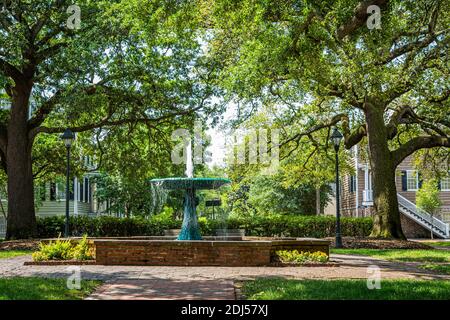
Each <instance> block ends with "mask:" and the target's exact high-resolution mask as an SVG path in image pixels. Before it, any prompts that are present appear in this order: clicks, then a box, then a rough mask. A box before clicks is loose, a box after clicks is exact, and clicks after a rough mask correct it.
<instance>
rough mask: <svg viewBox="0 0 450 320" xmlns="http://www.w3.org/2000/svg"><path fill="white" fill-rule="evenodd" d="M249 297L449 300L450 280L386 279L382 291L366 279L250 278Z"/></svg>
mask: <svg viewBox="0 0 450 320" xmlns="http://www.w3.org/2000/svg"><path fill="white" fill-rule="evenodd" d="M242 289H243V290H242V291H243V294H244V295H245V296H246V297H247V299H249V300H438V299H439V300H449V299H450V281H448V280H439V281H436V280H409V279H408V280H404V279H402V280H391V279H383V281H382V284H381V289H380V290H368V289H367V280H366V279H342V280H341V279H340V280H290V279H276V278H271V279H268V278H265V279H257V280H254V281H246V282H245V283H244V286H243V288H242Z"/></svg>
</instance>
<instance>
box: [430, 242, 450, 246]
mask: <svg viewBox="0 0 450 320" xmlns="http://www.w3.org/2000/svg"><path fill="white" fill-rule="evenodd" d="M425 244H427V245H429V246H433V247H450V241H436V242H434V241H433V242H425Z"/></svg>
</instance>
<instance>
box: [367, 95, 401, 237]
mask: <svg viewBox="0 0 450 320" xmlns="http://www.w3.org/2000/svg"><path fill="white" fill-rule="evenodd" d="M383 113H384V108H383V107H382V106H379V105H377V103H376V102H374V103H367V104H366V106H365V118H366V125H367V138H368V144H369V153H370V165H371V169H372V173H373V193H374V207H375V211H376V215H375V217H374V227H373V230H372V234H371V237H377V238H396V239H405V235H404V234H403V231H402V227H401V223H400V211H399V208H398V199H397V188H396V185H395V169H396V166H395V162H394V160H393V159H392V153H391V151H390V150H389V147H388V131H387V128H386V126H385V124H384V118H383Z"/></svg>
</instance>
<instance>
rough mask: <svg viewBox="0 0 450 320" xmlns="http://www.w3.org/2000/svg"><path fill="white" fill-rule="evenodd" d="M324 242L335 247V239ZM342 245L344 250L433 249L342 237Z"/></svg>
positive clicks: (410, 244)
mask: <svg viewBox="0 0 450 320" xmlns="http://www.w3.org/2000/svg"><path fill="white" fill-rule="evenodd" d="M325 240H329V241H331V244H330V247H332V248H334V247H335V238H325ZM342 245H343V247H344V248H345V249H433V247H431V246H429V245H426V244H424V243H420V242H415V241H407V240H389V239H370V238H354V237H343V238H342Z"/></svg>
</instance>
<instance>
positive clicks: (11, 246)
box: [0, 240, 40, 251]
mask: <svg viewBox="0 0 450 320" xmlns="http://www.w3.org/2000/svg"><path fill="white" fill-rule="evenodd" d="M39 242H40V240H11V241H2V242H0V251H9V250H30V251H35V250H37V249H38V248H39Z"/></svg>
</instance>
